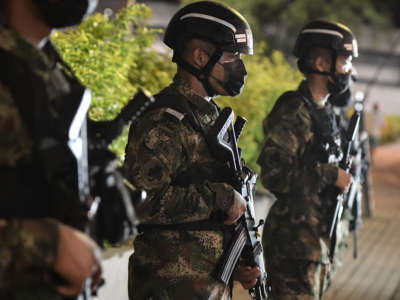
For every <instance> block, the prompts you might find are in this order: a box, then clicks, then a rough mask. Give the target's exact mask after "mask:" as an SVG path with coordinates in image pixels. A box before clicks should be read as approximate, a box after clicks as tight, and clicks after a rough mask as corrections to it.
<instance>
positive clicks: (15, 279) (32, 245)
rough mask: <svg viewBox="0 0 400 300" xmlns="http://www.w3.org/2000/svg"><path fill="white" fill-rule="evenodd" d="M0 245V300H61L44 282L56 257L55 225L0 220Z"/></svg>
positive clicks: (47, 221) (45, 220) (56, 232)
mask: <svg viewBox="0 0 400 300" xmlns="http://www.w3.org/2000/svg"><path fill="white" fill-rule="evenodd" d="M0 241H1V242H0V299H7V300H14V299H15V300H19V299H21V300H22V299H52V300H56V299H61V297H60V296H59V295H57V294H56V292H55V291H54V288H53V287H52V286H51V285H50V280H49V278H48V276H49V272H48V270H49V269H50V268H52V266H53V264H54V262H55V260H56V255H57V242H58V229H57V224H56V222H54V221H51V220H49V219H42V220H24V221H23V220H10V221H6V220H0ZM15 291H18V293H16V292H15Z"/></svg>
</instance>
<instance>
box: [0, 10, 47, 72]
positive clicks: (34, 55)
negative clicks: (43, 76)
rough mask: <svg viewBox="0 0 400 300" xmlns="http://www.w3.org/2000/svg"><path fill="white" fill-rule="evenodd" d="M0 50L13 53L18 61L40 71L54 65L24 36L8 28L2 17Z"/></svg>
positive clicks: (0, 21) (0, 18) (0, 20)
mask: <svg viewBox="0 0 400 300" xmlns="http://www.w3.org/2000/svg"><path fill="white" fill-rule="evenodd" d="M0 49H1V50H3V51H5V52H7V53H11V54H12V55H14V56H16V57H17V58H18V59H21V60H22V61H25V62H26V63H27V64H29V65H31V66H33V67H34V68H37V69H40V70H49V69H51V68H52V65H53V64H52V63H51V62H50V61H49V59H48V58H47V56H46V55H45V54H44V53H43V51H41V50H40V49H38V48H37V47H35V46H33V45H32V44H31V43H29V42H28V41H27V40H26V39H25V38H24V37H23V36H22V35H20V34H19V33H18V32H16V31H15V30H14V29H13V28H11V27H10V26H8V24H7V23H6V21H5V18H4V17H3V16H1V15H0Z"/></svg>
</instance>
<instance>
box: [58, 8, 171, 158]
mask: <svg viewBox="0 0 400 300" xmlns="http://www.w3.org/2000/svg"><path fill="white" fill-rule="evenodd" d="M150 16H151V10H150V9H149V8H148V7H147V6H145V5H143V4H142V5H140V4H139V5H131V6H128V7H126V8H123V9H121V10H120V11H119V12H118V13H117V14H116V15H115V17H114V18H113V19H110V18H109V17H108V16H106V15H103V14H95V15H93V16H90V17H89V18H87V19H86V20H85V21H84V22H83V23H82V24H80V25H79V26H78V27H75V28H72V29H68V30H66V31H56V32H55V33H54V34H53V35H52V40H53V42H54V44H55V45H56V47H57V48H58V49H59V51H60V53H61V55H62V57H63V59H64V60H65V61H66V62H67V63H68V64H69V65H70V66H71V68H72V69H73V70H74V72H75V74H76V76H77V77H78V78H79V79H80V80H81V82H82V83H83V84H84V85H86V86H87V87H89V88H90V89H91V90H92V92H93V101H92V105H91V108H90V112H89V113H90V117H91V118H92V119H93V120H108V119H112V118H114V117H115V115H116V114H117V113H118V112H119V111H120V110H121V108H122V107H123V106H124V105H125V104H126V103H127V102H128V101H129V100H130V99H132V96H133V95H134V94H135V93H136V92H137V90H138V88H139V87H141V88H145V89H147V90H149V91H150V92H152V93H155V92H157V91H158V90H159V89H161V88H162V87H164V86H166V85H168V83H169V82H170V81H171V79H172V76H173V73H174V70H175V68H174V66H173V65H172V64H171V63H170V62H169V58H167V57H165V56H164V55H163V54H160V53H159V52H157V51H155V50H154V49H153V48H152V47H153V45H154V42H155V40H156V39H157V38H158V34H159V33H160V30H155V29H150V28H149V27H148V26H147V25H146V20H147V19H148V18H149V17H150ZM126 143H127V134H126V133H125V134H124V135H123V136H122V137H120V138H119V139H117V140H116V141H114V143H113V144H112V146H111V149H112V150H114V151H115V152H116V153H117V155H118V156H119V157H120V158H123V154H124V151H125V145H126Z"/></svg>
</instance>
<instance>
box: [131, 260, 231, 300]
mask: <svg viewBox="0 0 400 300" xmlns="http://www.w3.org/2000/svg"><path fill="white" fill-rule="evenodd" d="M155 273H156V270H153V272H151V270H150V269H149V268H148V267H147V266H146V265H144V264H142V262H140V261H139V260H135V258H134V255H131V256H130V258H129V266H128V295H129V300H188V299H190V300H232V298H231V293H230V289H229V288H227V287H225V285H223V284H221V283H210V282H209V281H204V280H200V279H199V280H195V281H194V280H193V279H192V280H190V279H187V278H186V279H182V278H176V281H175V282H174V283H168V282H166V280H164V279H162V278H157V276H155Z"/></svg>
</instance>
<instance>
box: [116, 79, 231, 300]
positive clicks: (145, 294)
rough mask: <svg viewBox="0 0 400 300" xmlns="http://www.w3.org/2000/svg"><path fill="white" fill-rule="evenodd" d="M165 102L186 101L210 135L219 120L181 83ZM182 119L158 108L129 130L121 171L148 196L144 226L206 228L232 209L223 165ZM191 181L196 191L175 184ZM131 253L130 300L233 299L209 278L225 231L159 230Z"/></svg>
mask: <svg viewBox="0 0 400 300" xmlns="http://www.w3.org/2000/svg"><path fill="white" fill-rule="evenodd" d="M161 94H164V95H172V96H173V97H182V98H183V99H184V100H185V101H186V103H188V104H189V106H190V108H191V110H192V112H193V113H194V115H195V116H196V118H197V120H198V121H199V122H200V124H201V127H202V129H203V133H205V134H207V130H209V128H210V126H211V125H212V124H213V123H214V121H215V120H216V118H217V117H218V109H217V106H216V105H215V104H214V103H213V102H207V101H206V100H205V99H204V98H202V97H200V96H198V95H197V94H196V93H195V92H194V91H193V90H192V89H191V88H190V87H189V86H188V84H187V83H185V81H184V80H183V79H181V78H179V77H178V76H177V77H175V79H174V82H173V84H172V85H171V86H169V87H167V88H166V89H165V90H163V91H162V92H161ZM182 117H183V115H182V114H181V113H180V112H177V111H175V110H171V109H170V108H158V109H154V110H152V111H150V112H149V113H147V114H146V115H145V116H144V117H143V118H142V119H141V120H140V122H139V123H138V124H137V126H136V127H135V129H134V134H133V135H132V132H133V130H132V128H131V134H130V137H129V142H128V145H127V148H126V160H125V164H124V168H125V171H126V174H125V175H126V177H127V178H128V179H130V181H131V182H133V183H134V184H135V185H137V186H138V187H139V188H142V189H144V190H146V191H148V194H149V199H148V200H146V203H145V204H144V205H143V207H141V208H139V213H140V214H141V222H142V223H145V224H149V223H150V224H179V223H185V222H192V221H198V220H204V219H208V218H209V217H210V216H211V215H212V214H213V213H215V212H217V211H227V210H228V209H229V208H230V207H231V205H232V204H233V188H232V187H231V186H230V185H228V184H225V183H223V182H224V181H220V180H218V178H217V177H216V176H215V174H217V173H218V171H219V170H220V164H219V163H218V162H217V161H216V159H215V158H214V156H213V155H212V154H211V153H210V150H209V147H208V145H207V144H206V141H205V138H204V134H203V133H202V132H199V131H198V130H195V129H194V128H193V126H192V125H191V124H190V123H189V122H187V119H186V117H185V118H183V119H182ZM190 170H191V171H190ZM193 170H195V171H193ZM189 173H191V174H197V175H198V176H199V179H198V183H196V182H193V180H192V179H189V180H188V182H186V183H184V184H181V183H179V182H178V181H182V179H185V177H186V179H187V177H188V176H189V177H190V176H192V175H187V176H186V175H183V176H182V174H189ZM182 177H183V178H182ZM178 178H179V180H178ZM205 178H207V179H208V180H207V181H206V180H205ZM134 247H135V253H134V254H133V255H132V256H131V258H130V263H129V295H130V296H129V297H130V299H153V300H155V299H162V300H167V299H169V300H180V299H188V298H190V299H210V300H212V299H230V290H229V288H228V287H226V286H225V285H224V284H221V283H219V282H217V281H216V280H215V279H214V278H213V277H212V273H213V271H214V268H215V266H216V264H217V261H218V259H219V258H220V256H221V254H222V248H223V233H222V232H221V231H186V230H171V231H167V230H157V229H155V230H151V231H145V232H144V233H143V234H141V235H139V236H138V237H137V238H136V240H135V242H134Z"/></svg>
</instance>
